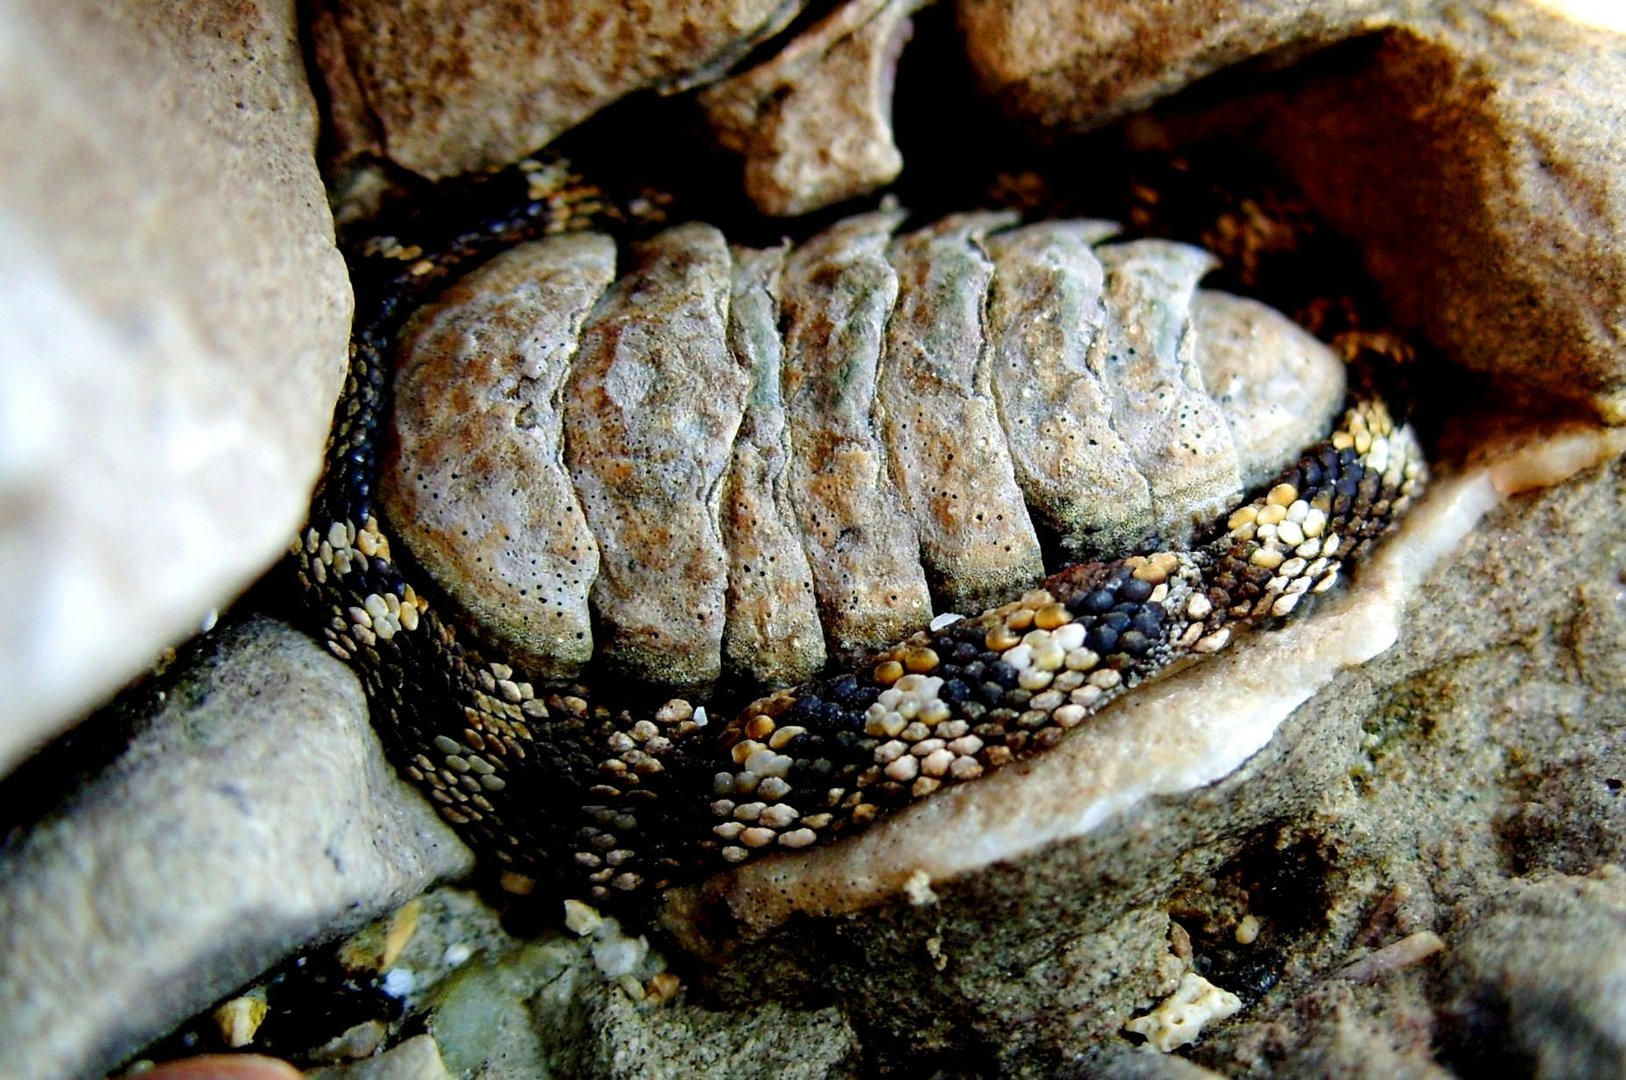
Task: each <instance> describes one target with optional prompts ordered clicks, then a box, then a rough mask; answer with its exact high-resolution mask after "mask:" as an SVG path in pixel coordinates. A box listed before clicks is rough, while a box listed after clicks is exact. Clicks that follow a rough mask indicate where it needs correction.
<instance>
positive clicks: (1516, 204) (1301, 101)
mask: <svg viewBox="0 0 1626 1080" xmlns="http://www.w3.org/2000/svg"><path fill="white" fill-rule="evenodd" d="M1483 7H1485V8H1488V9H1489V10H1473V9H1472V8H1469V7H1467V6H1466V5H1465V6H1463V7H1462V9H1460V10H1457V9H1453V12H1452V13H1451V15H1450V17H1449V18H1445V17H1442V18H1441V19H1440V20H1439V21H1437V22H1433V21H1430V22H1419V23H1416V24H1413V25H1410V26H1408V27H1406V28H1404V29H1397V30H1395V31H1393V32H1391V33H1390V34H1388V35H1386V36H1385V37H1384V38H1383V40H1382V43H1381V44H1380V45H1379V46H1378V47H1377V48H1376V49H1375V50H1374V51H1373V52H1372V54H1371V56H1370V58H1369V59H1368V60H1367V61H1366V62H1364V63H1358V64H1355V65H1353V70H1350V71H1348V72H1337V71H1335V72H1334V73H1332V74H1331V75H1329V76H1328V77H1326V78H1324V79H1317V80H1312V81H1311V82H1310V83H1309V84H1308V85H1307V86H1305V87H1304V88H1303V89H1302V90H1300V91H1297V92H1291V93H1289V95H1288V96H1287V98H1286V100H1285V105H1286V107H1285V108H1278V109H1273V110H1272V116H1273V118H1274V119H1273V122H1272V123H1271V124H1270V125H1269V128H1268V130H1267V133H1266V134H1265V136H1264V142H1265V145H1266V146H1267V148H1268V149H1269V150H1270V151H1271V153H1272V154H1273V155H1274V156H1275V157H1276V158H1277V160H1278V161H1279V162H1280V164H1281V166H1282V168H1283V169H1284V171H1286V172H1287V173H1288V175H1290V176H1292V177H1293V178H1294V179H1295V180H1296V181H1297V182H1298V183H1299V184H1300V185H1302V187H1303V188H1304V190H1305V192H1306V194H1307V196H1308V197H1309V199H1310V201H1311V203H1312V204H1313V205H1314V206H1315V208H1316V210H1317V211H1318V212H1319V213H1320V214H1322V215H1323V216H1324V217H1326V218H1327V219H1328V220H1329V221H1330V222H1332V224H1333V225H1334V226H1336V227H1337V228H1338V229H1340V230H1341V231H1342V232H1343V233H1345V234H1346V235H1348V236H1350V237H1353V238H1355V240H1356V242H1357V244H1358V245H1359V247H1360V248H1361V251H1362V253H1363V255H1364V257H1365V260H1366V263H1367V266H1368V268H1369V269H1370V270H1371V272H1372V275H1373V277H1375V278H1376V279H1377V281H1378V282H1379V284H1381V285H1382V286H1383V288H1384V292H1385V294H1386V296H1387V298H1388V299H1389V301H1390V303H1391V304H1393V306H1394V308H1395V312H1396V314H1397V315H1398V316H1399V317H1400V318H1402V319H1403V320H1405V321H1407V322H1409V323H1414V324H1417V325H1420V326H1422V327H1423V329H1424V330H1425V331H1426V332H1427V334H1428V336H1429V337H1430V338H1431V339H1433V340H1434V342H1435V343H1436V344H1438V345H1439V346H1441V347H1442V348H1443V349H1444V350H1445V351H1446V353H1447V354H1448V355H1450V356H1451V357H1452V359H1454V360H1456V361H1457V362H1459V363H1461V364H1463V365H1464V366H1467V367H1470V368H1474V369H1477V370H1480V371H1490V372H1494V373H1495V374H1496V376H1497V377H1498V378H1500V379H1503V380H1505V381H1507V382H1508V383H1510V384H1523V385H1524V386H1525V387H1529V388H1534V389H1535V390H1537V391H1538V392H1540V393H1542V394H1544V395H1553V396H1558V397H1562V398H1568V399H1570V400H1572V401H1575V402H1579V403H1582V404H1584V405H1587V406H1590V407H1591V408H1592V409H1594V410H1595V411H1596V412H1597V413H1598V414H1599V415H1601V416H1602V417H1603V418H1604V419H1605V420H1607V421H1609V422H1611V423H1621V422H1626V246H1623V245H1622V244H1621V243H1620V237H1621V236H1622V235H1623V234H1626V36H1623V35H1621V34H1619V33H1610V32H1607V31H1603V30H1597V29H1591V28H1587V27H1583V26H1578V25H1575V24H1573V23H1570V22H1567V21H1565V20H1564V19H1561V18H1556V17H1553V16H1550V15H1546V14H1543V13H1541V12H1540V11H1538V10H1535V9H1532V8H1530V7H1528V6H1526V5H1524V4H1520V3H1511V2H1502V3H1490V4H1486V5H1483Z"/></svg>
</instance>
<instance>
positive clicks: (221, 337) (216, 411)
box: [0, 0, 350, 773]
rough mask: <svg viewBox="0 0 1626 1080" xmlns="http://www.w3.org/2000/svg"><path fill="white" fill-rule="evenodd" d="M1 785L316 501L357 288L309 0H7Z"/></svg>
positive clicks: (0, 420) (194, 616)
mask: <svg viewBox="0 0 1626 1080" xmlns="http://www.w3.org/2000/svg"><path fill="white" fill-rule="evenodd" d="M0 70H3V71H4V73H5V74H4V75H3V76H0V156H3V157H4V159H5V161H6V162H7V166H6V168H5V170H4V171H3V174H0V235H4V236H5V237H6V246H7V251H8V257H7V259H6V261H5V265H4V267H3V268H0V326H3V327H4V328H5V336H6V340H7V346H6V348H5V349H4V350H0V685H4V686H5V687H6V692H5V702H4V704H3V705H0V773H3V772H5V771H6V770H7V769H9V768H10V766H11V765H13V764H14V763H15V762H16V761H17V760H18V759H19V757H20V756H21V755H23V754H25V753H27V752H28V750H29V749H31V748H32V747H33V746H35V745H37V744H38V743H39V742H40V741H41V740H43V739H44V738H46V737H48V736H49V735H50V734H51V733H53V732H54V731H55V730H56V729H57V728H58V727H60V726H61V725H62V724H63V723H64V721H66V720H67V719H69V718H70V717H72V716H74V715H75V714H77V713H79V712H80V711H82V710H83V709H85V708H87V707H88V706H90V705H91V704H93V703H94V702H96V701H97V700H98V699H99V698H101V697H103V696H105V695H106V694H108V693H109V692H110V691H112V690H113V689H114V688H115V687H117V686H118V685H119V684H120V683H122V682H123V681H124V680H126V679H128V678H129V677H130V676H131V675H133V674H134V673H135V672H137V671H139V670H140V669H142V668H143V667H145V666H146V665H147V664H149V663H150V662H151V660H152V658H153V657H154V656H155V655H156V654H157V653H158V651H159V650H160V649H161V648H162V647H163V646H165V645H168V644H170V643H172V642H174V641H176V640H177V639H179V638H180V637H182V636H184V635H185V634H186V633H188V632H190V631H191V630H192V629H194V628H195V627H197V626H198V625H199V623H200V622H201V621H202V620H203V617H204V615H205V613H206V612H207V611H208V610H209V609H210V608H211V607H214V606H216V605H219V604H223V603H224V602H226V601H227V600H229V599H230V598H231V597H232V596H233V595H234V594H235V593H236V592H237V591H238V590H239V589H241V588H242V587H243V586H244V585H246V584H247V583H248V582H249V581H250V580H251V579H252V578H253V577H255V576H257V575H258V574H259V573H260V572H261V571H263V569H264V568H265V567H266V565H267V564H269V563H270V562H271V561H272V560H273V559H275V558H276V556H277V554H278V553H279V552H280V551H281V550H282V549H283V548H284V547H285V546H286V545H287V542H288V538H289V537H290V536H291V535H292V532H293V530H294V529H295V528H296V527H297V526H298V523H299V521H300V519H301V517H302V515H303V512H304V507H305V503H306V500H307V499H308V498H309V492H310V484H311V482H312V481H313V480H314V478H315V475H316V470H317V467H318V465H319V464H320V452H321V447H322V442H323V439H324V437H325V435H326V432H327V428H328V423H329V420H330V419H331V404H330V403H331V402H332V400H333V398H334V396H335V395H336V393H337V391H338V385H339V380H340V378H341V376H342V373H343V363H344V357H345V334H346V331H347V329H348V321H349V308H350V294H349V285H348V282H347V280H346V277H345V271H344V265H343V262H342V261H341V259H340V258H339V255H338V253H337V251H336V250H335V249H334V247H333V227H332V221H331V218H330V217H329V215H328V211H327V203H326V196H325V194H324V192H323V190H322V185H321V181H320V178H319V177H318V176H317V172H316V166H315V163H314V161H313V159H312V148H313V146H314V143H315V140H316V110H315V105H314V102H313V100H312V97H311V94H310V91H309V89H308V88H307V86H306V83H305V72H304V65H303V61H302V59H301V55H300V48H299V40H298V32H297V28H296V26H295V22H294V5H293V4H292V3H277V2H271V3H265V4H257V5H241V4H226V3H210V2H203V3H195V4H188V5H185V6H182V7H177V6H176V5H173V4H165V3H141V2H136V3H127V4H119V5H103V4H91V3H67V4H49V3H38V2H26V0H8V2H6V3H4V4H0Z"/></svg>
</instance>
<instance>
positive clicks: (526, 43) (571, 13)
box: [313, 0, 802, 178]
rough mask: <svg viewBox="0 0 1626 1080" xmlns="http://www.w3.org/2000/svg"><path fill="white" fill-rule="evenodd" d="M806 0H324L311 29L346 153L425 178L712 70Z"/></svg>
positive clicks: (495, 160)
mask: <svg viewBox="0 0 1626 1080" xmlns="http://www.w3.org/2000/svg"><path fill="white" fill-rule="evenodd" d="M801 6H802V5H801V3H800V2H798V0H684V2H682V3H663V4H642V5H631V6H629V5H626V4H622V3H618V2H616V0H609V2H601V3H577V2H574V0H528V2H521V3H513V4H504V5H501V6H498V7H493V6H491V5H489V4H482V3H477V2H473V3H471V2H470V0H412V2H410V3H399V2H397V0H326V2H325V3H323V4H321V5H318V10H317V12H316V14H315V23H314V28H313V33H314V35H315V37H316V39H317V43H318V48H317V56H318V58H319V60H320V62H321V65H322V69H323V70H322V73H323V76H324V78H325V79H326V81H327V86H328V91H329V93H330V95H331V96H332V97H333V99H334V101H335V107H336V111H337V112H338V113H339V114H340V115H341V116H342V117H344V118H347V120H348V121H349V122H348V123H347V124H346V125H345V126H344V127H343V128H342V129H341V130H340V132H339V134H340V135H341V137H345V138H346V139H347V140H348V145H343V146H340V147H339V148H338V150H339V152H340V153H341V154H346V153H356V152H359V151H364V150H376V151H381V152H382V153H383V154H385V155H386V156H387V157H388V158H389V159H390V160H392V161H394V162H395V163H397V164H399V165H403V166H405V167H406V168H408V169H411V170H413V171H414V172H418V173H421V174H423V175H424V176H429V177H436V178H438V177H444V176H451V175H454V174H456V173H461V172H469V171H471V170H474V169H480V168H486V167H489V166H493V165H501V164H504V163H506V162H509V161H513V160H515V159H517V158H519V157H522V156H524V155H525V154H527V153H530V152H531V151H533V150H535V149H537V148H539V147H541V146H543V145H545V144H547V143H548V142H549V141H550V140H552V139H553V138H554V137H555V136H556V135H558V134H559V133H560V132H562V131H564V130H566V129H567V128H570V127H572V126H574V125H576V124H578V123H580V122H581V121H583V120H585V119H587V118H588V117H589V116H591V115H593V114H594V113H595V112H597V111H598V110H600V109H602V108H604V107H605V106H606V105H608V104H610V103H611V102H613V101H615V100H617V99H618V98H621V97H624V96H625V95H627V94H629V93H631V92H633V91H634V90H641V89H645V88H648V87H655V88H659V89H681V88H682V87H684V86H689V85H693V84H695V83H697V82H704V81H706V80H707V79H708V78H715V77H716V75H717V74H719V73H720V72H722V71H724V70H726V69H727V68H728V67H730V66H731V65H732V64H734V63H735V62H737V61H738V60H740V59H741V58H743V57H744V56H745V55H746V53H747V52H749V51H750V50H751V48H752V47H753V46H755V45H756V44H757V43H758V42H760V41H761V40H762V39H763V38H765V37H768V36H771V35H772V34H774V33H777V32H778V31H779V30H780V29H782V28H783V27H784V26H785V24H786V23H787V22H789V21H790V19H791V18H792V17H793V16H794V15H795V14H796V12H797V11H799V10H800V9H801Z"/></svg>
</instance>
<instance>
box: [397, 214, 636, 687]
mask: <svg viewBox="0 0 1626 1080" xmlns="http://www.w3.org/2000/svg"><path fill="white" fill-rule="evenodd" d="M614 276H615V244H614V242H613V241H611V240H610V238H609V237H607V236H604V235H601V234H595V233H577V234H572V235H567V236H557V237H552V238H549V239H547V240H541V241H537V242H536V243H533V244H526V245H523V246H521V247H518V248H515V249H513V250H512V251H508V252H506V253H504V254H502V255H500V256H498V257H497V258H495V259H493V260H492V261H491V262H490V263H488V264H487V265H486V266H483V267H481V268H480V269H478V270H476V271H475V272H474V273H472V274H470V275H469V276H468V277H466V278H464V279H463V280H461V281H459V282H458V283H457V284H456V285H454V286H453V287H452V288H451V289H449V290H447V292H446V293H445V294H444V295H443V296H442V297H440V299H439V300H437V301H436V302H435V303H434V304H433V305H430V306H429V307H427V308H426V309H425V310H423V311H421V312H419V313H418V314H417V315H416V316H414V317H413V319H412V322H411V324H410V325H409V326H408V327H407V329H406V331H405V332H404V333H403V334H402V337H401V345H400V349H399V356H400V361H399V367H398V369H397V375H396V384H395V394H396V400H395V414H394V425H393V431H394V435H395V439H394V443H393V445H392V450H391V452H390V454H389V456H388V458H387V459H386V461H385V463H384V471H383V490H382V493H381V494H382V498H383V500H384V505H385V507H386V510H387V512H388V513H389V517H390V520H391V521H392V522H394V523H395V524H396V528H397V530H398V532H399V534H400V536H401V537H402V538H403V539H404V540H406V542H407V546H408V547H409V548H410V549H411V551H412V555H413V557H414V558H416V559H417V560H418V562H420V563H422V564H423V566H424V568H425V569H426V570H427V571H428V572H429V573H430V574H431V575H432V576H433V577H434V579H435V581H437V582H438V583H439V584H440V585H441V587H442V588H444V589H445V590H446V591H447V593H448V594H449V595H450V596H451V597H452V599H453V600H455V601H456V602H457V603H458V604H459V605H460V606H461V607H462V608H463V609H464V610H465V611H467V612H468V613H469V614H470V615H471V616H472V617H473V618H474V619H475V620H476V621H477V622H479V623H480V624H481V625H482V626H486V627H489V628H490V630H491V633H492V634H493V636H495V637H497V638H498V640H500V641H501V642H502V643H503V645H504V646H505V647H507V648H508V649H510V650H512V651H513V654H514V656H515V657H517V658H518V659H519V660H520V661H521V662H522V663H524V664H526V665H528V666H529V668H530V670H531V671H533V672H534V673H535V674H536V675H538V676H541V677H548V678H557V677H561V676H563V677H568V676H572V675H574V674H576V672H577V671H579V670H580V669H581V666H582V665H583V664H585V663H586V662H587V660H588V659H589V658H590V657H591V656H592V655H593V627H592V620H591V617H590V615H589V613H588V595H589V592H590V591H591V589H592V586H593V581H594V579H595V577H596V576H597V574H598V568H599V548H598V541H597V540H595V539H594V537H593V534H592V532H590V531H589V530H588V527H587V519H586V517H585V516H584V515H583V512H582V507H581V502H580V500H578V498H577V497H576V489H575V487H574V485H573V484H572V482H571V478H570V474H569V472H568V471H567V470H566V468H565V461H564V432H563V424H562V413H563V411H564V404H563V400H562V397H561V395H562V391H563V388H564V384H565V380H566V377H567V376H568V375H569V373H570V370H571V364H572V362H573V361H574V360H575V359H576V356H577V351H578V349H577V346H578V343H579V340H580V335H581V330H582V324H583V323H584V322H585V321H586V319H587V316H588V314H589V312H591V311H592V309H593V305H594V304H595V303H596V302H597V301H598V299H599V297H600V295H601V294H602V293H603V292H604V290H605V289H606V288H607V287H608V286H609V284H610V282H611V281H612V280H613V279H614Z"/></svg>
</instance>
